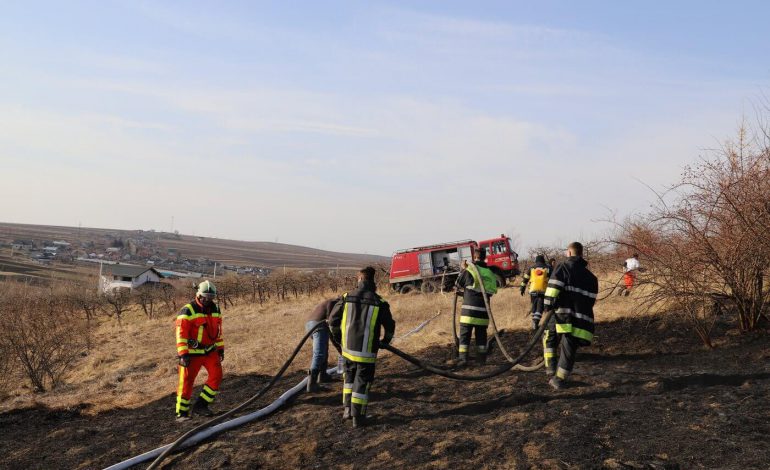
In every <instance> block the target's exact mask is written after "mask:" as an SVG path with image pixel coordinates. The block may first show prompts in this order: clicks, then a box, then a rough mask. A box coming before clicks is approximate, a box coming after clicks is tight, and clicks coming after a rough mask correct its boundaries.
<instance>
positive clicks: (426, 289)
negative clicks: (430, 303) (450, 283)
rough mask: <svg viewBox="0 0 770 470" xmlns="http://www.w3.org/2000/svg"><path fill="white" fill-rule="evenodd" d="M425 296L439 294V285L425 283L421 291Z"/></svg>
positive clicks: (431, 282)
mask: <svg viewBox="0 0 770 470" xmlns="http://www.w3.org/2000/svg"><path fill="white" fill-rule="evenodd" d="M420 290H421V291H422V293H423V294H435V293H436V292H438V284H436V283H435V282H433V281H425V282H423V283H422V287H421V289H420Z"/></svg>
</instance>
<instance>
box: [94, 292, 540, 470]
mask: <svg viewBox="0 0 770 470" xmlns="http://www.w3.org/2000/svg"><path fill="white" fill-rule="evenodd" d="M482 292H483V294H484V297H485V299H484V300H485V302H486V303H487V305H488V299H487V295H486V291H482ZM456 307H457V296H455V303H454V309H453V322H452V323H453V327H454V331H455V342H457V341H459V340H458V339H457V334H456V333H457V330H456V325H455V321H454V317H455V313H456V311H457V308H456ZM487 308H489V307H487ZM489 312H490V317H491V310H490V311H489ZM550 315H551V312H550V311H549V312H546V314H545V315H544V317H543V321H542V322H541V325H540V327H539V328H538V329H537V330H536V331H535V334H534V335H533V336H532V337H531V338H530V340H529V342H528V343H527V345H526V346H525V347H524V349H523V351H522V352H521V354H519V356H518V357H516V358H509V362H508V363H507V364H503V365H501V366H499V367H496V368H495V369H493V370H491V371H488V372H485V373H483V374H475V375H466V374H457V373H455V372H452V371H450V370H446V369H442V368H440V367H438V366H435V365H433V364H430V363H427V362H423V361H421V360H420V359H417V358H416V357H414V356H412V355H410V354H408V353H405V352H404V351H401V350H400V349H398V348H396V347H394V346H392V345H390V344H382V345H381V347H382V349H385V350H388V351H390V352H391V353H393V354H395V355H396V356H398V357H400V358H401V359H403V360H405V361H407V362H410V363H412V364H414V365H416V366H417V367H420V368H421V369H424V370H426V371H428V372H431V373H433V374H436V375H439V376H442V377H445V378H448V379H452V380H461V381H479V380H486V379H489V378H493V377H496V376H498V375H501V374H503V373H505V372H507V371H509V370H512V369H515V370H522V371H532V370H536V369H538V368H540V367H541V366H542V364H537V365H536V366H532V367H526V366H522V365H521V364H520V362H521V361H522V360H523V359H524V358H525V357H526V356H527V355H528V354H529V353H530V351H531V350H532V348H533V347H534V346H535V344H537V342H538V340H539V339H540V336H541V335H542V334H543V331H544V330H545V327H546V324H547V322H548V320H549V318H550ZM433 318H435V316H434V317H433ZM423 323H427V322H423ZM422 326H424V324H423V325H420V326H419V327H418V328H417V329H416V330H417V331H419V329H421V327H422ZM321 327H325V323H319V324H317V325H315V326H314V327H313V328H312V329H310V330H309V331H308V332H307V333H305V336H303V337H302V339H301V340H300V342H299V343H298V344H297V346H296V347H295V348H294V351H293V352H292V354H291V356H289V358H288V359H287V360H286V362H285V363H284V364H283V366H282V367H281V369H280V370H279V371H278V373H277V374H276V375H275V376H274V377H273V378H272V379H271V380H270V382H268V384H267V385H265V386H264V387H263V388H262V389H261V390H260V391H259V392H257V393H256V394H255V395H254V396H252V397H251V398H249V399H248V400H246V401H244V402H242V403H241V404H240V405H238V406H236V407H235V408H233V409H231V410H230V411H227V412H226V413H223V414H221V415H219V416H217V417H215V418H213V419H210V420H208V421H206V422H204V423H202V424H200V425H198V426H196V427H194V428H192V429H190V430H189V431H187V432H186V433H184V434H183V435H182V436H180V437H179V438H178V439H176V440H175V441H174V442H172V443H171V444H169V445H167V446H165V447H161V448H159V449H156V450H155V451H151V452H148V453H146V454H142V455H140V456H137V457H134V458H133V459H129V460H127V461H124V462H121V463H119V464H116V465H113V466H111V467H109V468H110V469H114V470H117V469H125V468H130V467H131V466H133V465H136V464H139V463H141V462H144V461H146V460H149V459H150V458H152V457H153V456H154V455H156V454H158V452H159V453H160V454H159V455H158V456H157V458H155V460H154V461H153V462H152V463H151V464H150V466H148V467H147V470H152V469H155V468H158V466H159V465H160V464H161V463H162V462H163V460H165V458H166V457H167V456H168V455H170V454H171V453H172V452H174V451H175V450H177V449H180V448H183V447H187V446H189V445H194V444H196V443H198V442H200V441H202V440H204V439H206V438H208V437H210V436H213V435H214V434H217V433H219V432H222V431H225V430H227V429H231V428H233V427H236V426H240V425H242V424H245V423H247V422H249V421H251V420H253V419H256V418H257V417H261V416H264V415H265V414H267V413H270V412H272V411H274V410H275V409H276V408H277V407H278V406H280V405H282V404H283V403H285V402H286V401H287V400H288V399H289V398H290V397H291V396H293V395H294V394H295V393H298V392H299V391H300V390H301V389H302V388H304V381H303V382H301V383H300V384H298V385H297V386H295V387H294V388H292V389H291V390H289V391H287V392H286V393H284V394H283V395H282V396H281V397H280V398H279V400H277V401H276V402H274V403H273V404H271V405H270V406H268V407H265V408H263V409H262V410H259V411H258V412H256V413H252V415H248V416H242V417H239V418H236V419H233V420H231V421H229V422H227V423H222V424H219V425H217V424H218V423H221V422H222V421H224V420H225V419H226V418H228V417H230V416H232V415H233V414H235V413H237V412H238V411H240V410H242V409H243V408H245V407H247V406H248V405H250V404H252V403H253V402H254V401H256V400H257V399H259V398H261V397H262V396H264V394H265V393H267V392H268V391H269V390H270V389H271V388H272V387H273V386H274V385H275V384H276V382H277V381H278V380H279V379H280V378H281V377H282V376H283V374H284V373H285V372H286V370H287V369H288V367H289V365H290V364H291V363H292V362H293V361H294V359H295V358H296V356H297V354H298V353H299V351H300V350H301V348H302V346H303V345H304V344H305V342H306V341H307V339H308V338H309V337H310V336H311V335H312V334H313V332H314V331H315V330H317V329H318V328H321ZM495 332H496V330H495ZM496 337H497V333H496ZM497 341H498V344H500V345H501V343H500V340H499V339H498V340H497ZM502 349H503V348H502V345H501V350H502ZM506 357H509V356H508V355H507V354H506ZM330 370H333V369H330Z"/></svg>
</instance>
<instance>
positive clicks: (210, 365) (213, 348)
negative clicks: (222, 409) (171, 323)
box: [176, 281, 225, 421]
mask: <svg viewBox="0 0 770 470" xmlns="http://www.w3.org/2000/svg"><path fill="white" fill-rule="evenodd" d="M216 295H217V289H216V287H214V284H212V283H211V282H209V281H203V282H201V283H200V284H199V285H198V291H197V293H196V294H195V299H193V301H192V302H190V303H189V304H187V305H185V306H184V307H182V310H181V311H180V312H179V315H177V317H176V351H177V357H178V359H179V384H178V388H177V396H176V416H177V421H186V420H189V419H190V416H191V412H192V413H195V414H199V415H202V416H212V415H213V412H212V411H211V409H210V408H209V404H211V403H212V402H213V401H214V399H215V398H216V396H217V394H218V393H219V384H220V383H221V381H222V361H223V360H224V357H225V343H224V340H223V339H222V314H221V313H220V311H219V306H218V305H217V304H216V303H214V298H215V297H216ZM201 367H203V368H205V369H206V372H207V373H208V379H207V380H206V383H205V384H204V385H203V390H201V393H200V395H199V396H198V399H197V400H196V402H195V405H193V406H191V405H190V399H191V398H192V392H193V386H194V384H195V378H196V377H197V375H198V372H199V371H200V369H201Z"/></svg>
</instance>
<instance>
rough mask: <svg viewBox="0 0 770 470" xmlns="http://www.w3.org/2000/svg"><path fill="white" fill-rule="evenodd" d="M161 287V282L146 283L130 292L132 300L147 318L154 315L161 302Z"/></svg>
mask: <svg viewBox="0 0 770 470" xmlns="http://www.w3.org/2000/svg"><path fill="white" fill-rule="evenodd" d="M162 289H163V284H160V283H158V284H154V283H152V284H151V283H148V284H145V285H142V286H139V287H137V288H136V289H134V290H133V291H132V292H131V297H132V300H133V302H134V303H136V304H137V305H139V306H140V307H141V308H142V311H143V312H144V315H145V316H146V317H147V318H149V319H153V318H155V317H156V314H157V312H156V311H157V309H158V307H159V305H160V304H161V303H162V295H163V292H162Z"/></svg>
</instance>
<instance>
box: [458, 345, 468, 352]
mask: <svg viewBox="0 0 770 470" xmlns="http://www.w3.org/2000/svg"><path fill="white" fill-rule="evenodd" d="M459 351H460V352H461V353H467V352H468V345H467V344H461V345H460V348H459Z"/></svg>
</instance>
